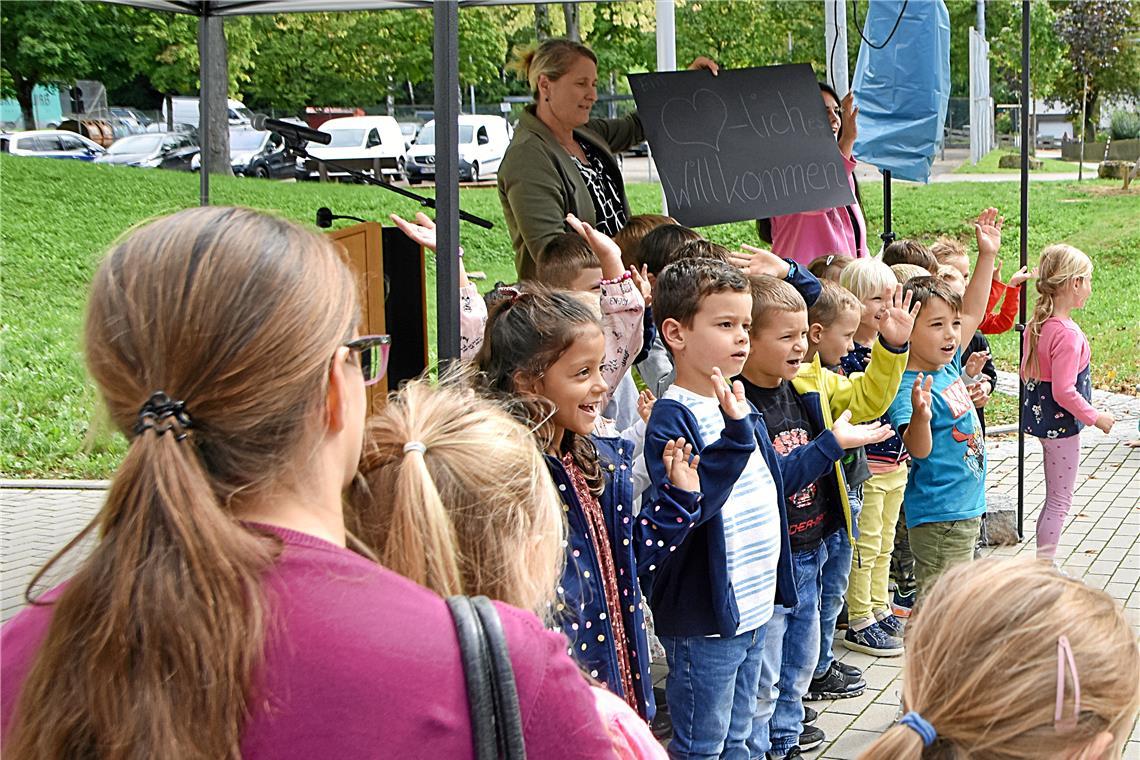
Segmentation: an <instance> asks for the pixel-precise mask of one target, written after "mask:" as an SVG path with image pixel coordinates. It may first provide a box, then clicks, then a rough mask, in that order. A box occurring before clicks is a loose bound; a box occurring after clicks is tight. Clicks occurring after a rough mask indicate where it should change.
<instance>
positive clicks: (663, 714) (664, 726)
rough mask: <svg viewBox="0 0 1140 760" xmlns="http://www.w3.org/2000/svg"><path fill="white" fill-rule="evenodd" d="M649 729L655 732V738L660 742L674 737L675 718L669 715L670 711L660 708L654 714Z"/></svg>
mask: <svg viewBox="0 0 1140 760" xmlns="http://www.w3.org/2000/svg"><path fill="white" fill-rule="evenodd" d="M649 730H650V731H651V732H653V738H654V739H656V740H657V741H659V742H664V741H668V740H669V739H672V738H673V719H672V718H671V717H669V711H668V710H660V709H659V710H658V711H657V714H656V715H654V716H653V722H652V723H650V724H649Z"/></svg>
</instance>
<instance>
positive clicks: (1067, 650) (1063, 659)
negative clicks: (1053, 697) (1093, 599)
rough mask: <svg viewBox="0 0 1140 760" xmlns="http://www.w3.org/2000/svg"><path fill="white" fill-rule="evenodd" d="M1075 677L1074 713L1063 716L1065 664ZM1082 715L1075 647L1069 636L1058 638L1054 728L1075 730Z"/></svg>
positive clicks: (1060, 730)
mask: <svg viewBox="0 0 1140 760" xmlns="http://www.w3.org/2000/svg"><path fill="white" fill-rule="evenodd" d="M1066 665H1068V667H1069V673H1070V674H1071V675H1072V678H1073V715H1072V717H1070V718H1062V717H1061V716H1062V714H1063V713H1064V711H1065V666H1066ZM1080 715H1081V680H1080V678H1078V677H1077V661H1076V660H1075V659H1073V647H1072V646H1071V645H1070V644H1069V637H1068V636H1060V637H1058V638H1057V706H1056V708H1055V709H1054V710H1053V728H1054V729H1055V730H1057V731H1059V732H1068V731H1073V730H1074V729H1076V727H1077V719H1078V718H1079V717H1080Z"/></svg>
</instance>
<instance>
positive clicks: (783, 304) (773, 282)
mask: <svg viewBox="0 0 1140 760" xmlns="http://www.w3.org/2000/svg"><path fill="white" fill-rule="evenodd" d="M748 282H749V285H750V286H751V288H752V329H751V331H750V332H751V333H752V334H753V335H755V334H756V332H757V331H758V330H759V329H760V328H762V327H764V325H765V324H766V323H767V321H768V317H769V316H771V315H772V314H775V313H788V312H797V311H802V312H803V313H804V317H805V318H806V317H807V304H806V303H804V297H803V296H801V295H800V292H799V291H798V290H796V289H795V288H794V287H792V286H791V285H790V284H789V283H788V282H787V281H785V280H779V279H776V278H775V277H772V276H770V275H766V274H759V275H753V276H751V277H749V278H748Z"/></svg>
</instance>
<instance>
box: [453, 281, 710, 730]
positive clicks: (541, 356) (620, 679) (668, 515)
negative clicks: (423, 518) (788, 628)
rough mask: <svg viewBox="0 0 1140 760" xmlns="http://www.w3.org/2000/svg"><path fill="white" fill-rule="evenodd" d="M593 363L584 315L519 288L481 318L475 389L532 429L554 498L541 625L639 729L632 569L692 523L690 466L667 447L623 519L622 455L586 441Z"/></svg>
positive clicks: (598, 377) (645, 692) (579, 306)
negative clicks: (556, 528)
mask: <svg viewBox="0 0 1140 760" xmlns="http://www.w3.org/2000/svg"><path fill="white" fill-rule="evenodd" d="M605 355H606V337H605V335H604V334H603V328H602V323H601V322H600V321H599V319H598V316H597V315H596V312H595V311H594V310H592V309H590V307H589V306H587V305H585V304H584V303H583V302H582V301H581V300H580V299H578V298H576V297H575V296H574V295H572V294H570V293H568V292H565V291H556V290H550V289H547V288H545V287H543V286H540V285H537V284H536V285H530V284H528V285H526V286H525V288H524V289H523V290H522V291H520V292H517V293H513V294H511V295H509V296H508V297H507V298H504V299H502V300H501V301H500V302H499V303H498V304H497V305H496V306H495V307H494V308H493V310H492V312H491V315H490V317H489V319H488V321H487V325H486V331H485V333H484V342H483V345H482V347H481V348H480V351H479V354H478V356H477V357H476V360H475V361H476V365H477V367H478V369H479V370H480V371H481V372H482V376H483V382H484V383H485V384H486V386H487V387H488V388H489V389H490V390H491V391H492V392H496V393H500V394H504V395H506V396H508V397H509V398H510V399H511V401H512V403H513V406H514V409H515V411H516V414H517V415H518V416H519V417H522V418H524V419H525V420H526V421H527V422H529V423H530V424H531V425H532V427H533V428H534V431H535V436H536V438H537V439H538V441H539V445H540V446H541V447H542V448H543V451H544V452H545V454H546V462H547V465H548V466H549V469H550V474H551V477H552V479H553V481H554V484H555V486H556V487H557V489H558V493H559V495H560V497H561V499H562V506H563V510H564V514H565V516H566V522H567V527H568V534H567V540H566V547H565V548H566V555H565V558H566V566H565V569H564V571H563V573H562V579H561V582H560V584H559V588H558V599H559V601H558V602H556V603H555V605H554V610H552V622H553V624H554V625H555V626H556V627H558V628H559V629H560V630H561V631H562V632H563V633H565V634H566V636H567V638H568V639H569V642H570V654H571V655H572V656H573V657H574V658H575V659H576V660H577V661H578V663H579V664H580V665H581V667H582V669H583V670H584V671H585V672H586V673H588V674H589V675H590V676H592V677H593V678H596V679H597V680H598V681H600V682H601V683H603V684H605V685H606V687H607V688H608V689H609V690H610V691H612V692H613V693H614V694H616V695H618V696H619V697H621V698H623V699H624V700H625V701H626V703H627V704H629V705H630V706H631V707H633V708H634V709H635V710H637V712H638V714H640V715H641V716H642V717H643V718H645V719H646V720H650V719H651V718H652V717H653V712H654V700H653V686H652V683H651V681H650V678H649V664H650V659H651V658H650V651H649V644H648V641H647V638H646V631H645V613H644V608H643V605H642V599H641V591H640V589H639V587H638V582H637V573H638V567H639V566H640V567H642V568H649V567H651V566H655V565H657V564H659V563H660V562H661V561H663V560H664V558H665V557H667V556H668V554H669V553H670V552H671V551H673V550H674V548H675V547H676V546H677V545H678V544H680V543H681V542H682V541H683V540H684V538H685V537H686V536H687V535H688V533H689V531H690V530H691V529H692V527H693V525H694V524H695V523H696V522H697V521H698V519H699V515H700V505H701V494H700V493H699V491H700V482H699V480H698V478H697V470H696V467H697V460H698V458H697V457H693V456H691V452H692V449H691V446H689V445H687V444H686V443H685V442H684V441H674V442H671V444H670V445H669V446H668V447H667V448H666V450H665V453H664V457H663V459H664V463H665V469H666V472H667V473H668V474H669V480H670V483H669V485H667V486H666V487H665V488H663V489H661V494H660V496H659V498H658V499H657V500H656V501H654V502H652V503H648V504H645V505H644V506H643V508H642V510H641V512H640V513H638V514H635V513H634V492H633V491H634V489H633V481H632V475H633V460H634V452H633V445H632V444H631V443H629V442H628V441H626V440H623V439H621V438H606V437H601V436H596V435H594V434H593V431H594V428H595V423H596V422H597V420H598V418H599V415H600V413H601V410H602V409H603V408H604V407H605V404H606V401H607V399H608V394H609V391H608V386H607V383H606V380H605V378H604V377H603V374H602V369H603V365H604V364H605Z"/></svg>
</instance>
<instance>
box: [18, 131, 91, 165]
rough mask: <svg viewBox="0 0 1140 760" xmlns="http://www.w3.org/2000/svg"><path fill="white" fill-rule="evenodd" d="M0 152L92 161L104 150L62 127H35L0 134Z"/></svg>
mask: <svg viewBox="0 0 1140 760" xmlns="http://www.w3.org/2000/svg"><path fill="white" fill-rule="evenodd" d="M0 153H10V154H12V155H13V156H40V157H41V158H73V159H78V160H79V161H94V160H95V159H96V157H98V156H101V155H103V154H104V153H106V150H105V149H104V148H103V146H101V145H99V144H98V143H96V142H94V141H92V140H88V139H87V138H86V137H84V136H83V135H79V134H76V133H75V132H68V131H66V130H62V129H35V130H29V131H27V132H9V133H8V134H5V135H0Z"/></svg>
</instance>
